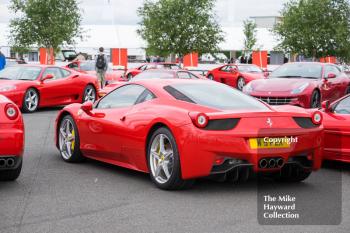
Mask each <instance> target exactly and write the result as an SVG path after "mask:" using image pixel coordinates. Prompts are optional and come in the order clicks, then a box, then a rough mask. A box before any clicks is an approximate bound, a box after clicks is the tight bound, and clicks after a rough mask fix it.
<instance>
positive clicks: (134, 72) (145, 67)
mask: <svg viewBox="0 0 350 233" xmlns="http://www.w3.org/2000/svg"><path fill="white" fill-rule="evenodd" d="M150 69H171V70H178V69H181V67H180V65H179V64H177V63H167V62H159V63H147V64H143V65H141V66H139V67H137V68H133V69H129V70H128V71H127V72H126V74H125V77H126V78H127V79H128V80H130V79H132V78H133V77H135V76H136V75H138V74H139V73H141V72H143V71H145V70H150Z"/></svg>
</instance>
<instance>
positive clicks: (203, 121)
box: [189, 113, 209, 128]
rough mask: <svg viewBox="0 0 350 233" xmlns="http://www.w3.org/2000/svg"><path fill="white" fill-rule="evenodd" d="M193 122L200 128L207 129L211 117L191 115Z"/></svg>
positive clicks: (198, 114)
mask: <svg viewBox="0 0 350 233" xmlns="http://www.w3.org/2000/svg"><path fill="white" fill-rule="evenodd" d="M189 115H190V117H191V119H192V122H193V124H194V125H195V126H197V127H198V128H205V127H206V126H207V125H208V122H209V117H208V116H207V115H205V114H204V113H190V114H189Z"/></svg>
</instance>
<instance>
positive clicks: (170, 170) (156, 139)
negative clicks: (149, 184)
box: [147, 127, 194, 190]
mask: <svg viewBox="0 0 350 233" xmlns="http://www.w3.org/2000/svg"><path fill="white" fill-rule="evenodd" d="M147 162H148V167H149V172H150V177H151V180H152V181H153V183H154V184H155V185H156V186H157V187H158V188H160V189H164V190H176V189H187V188H190V187H191V186H192V184H193V183H194V181H193V180H183V179H182V178H181V166H180V157H179V152H178V150H177V145H176V141H175V139H174V137H173V135H172V133H171V132H170V130H169V129H167V128H165V127H162V128H159V129H158V130H156V131H155V132H154V133H153V134H152V136H151V139H150V140H149V143H148V147H147Z"/></svg>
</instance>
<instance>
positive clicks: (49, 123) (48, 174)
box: [0, 108, 350, 233]
mask: <svg viewBox="0 0 350 233" xmlns="http://www.w3.org/2000/svg"><path fill="white" fill-rule="evenodd" d="M58 110H59V108H54V109H52V108H51V109H43V110H40V111H39V112H37V113H34V114H25V115H24V119H25V124H26V148H25V155H24V164H23V170H22V174H21V176H20V177H19V179H18V180H17V181H16V182H8V183H0V232H1V233H5V232H9V233H13V232H28V233H29V232H30V233H36V232H57V233H63V232H70V233H75V232H98V233H103V232H332V233H334V232H349V231H350V165H344V164H339V163H327V164H326V166H325V167H324V168H323V169H322V170H320V171H319V172H317V173H314V174H312V175H311V177H310V178H309V179H308V180H306V181H305V182H304V183H301V184H279V183H276V182H269V181H264V182H257V179H252V180H250V181H248V182H245V183H241V184H235V185H233V184H229V183H220V182H216V181H211V180H207V179H201V180H198V181H197V183H196V184H195V185H194V187H193V188H192V189H189V190H185V191H172V192H169V191H162V190H159V189H157V188H156V187H155V186H154V185H153V184H152V183H151V181H150V179H149V177H148V175H147V174H143V173H139V172H135V171H130V170H127V169H123V168H120V167H116V166H111V165H106V164H103V163H100V162H96V161H91V160H89V161H87V162H85V163H82V164H68V163H65V162H63V160H62V159H61V158H60V155H59V152H58V150H57V149H56V147H55V145H54V121H55V118H56V114H57V112H58ZM340 170H342V171H341V172H338V171H340ZM276 192H277V193H278V192H283V193H287V194H291V195H295V196H297V197H298V198H299V201H298V202H297V206H298V208H299V209H300V210H301V212H303V211H306V210H307V211H309V212H308V214H307V215H302V219H301V220H300V221H299V222H297V223H292V224H290V223H288V224H287V225H263V224H266V223H265V222H261V221H259V216H260V217H261V215H259V213H260V211H258V209H259V208H258V206H259V205H260V204H261V203H260V201H261V197H262V196H261V195H262V194H264V193H265V194H266V193H268V194H271V195H272V194H275V193H276ZM258 200H259V201H258ZM301 214H302V213H301ZM311 215H312V216H311ZM309 217H310V219H309ZM279 223H281V222H279ZM267 224H271V222H270V223H267ZM273 224H276V222H274V223H273ZM299 224H304V225H299ZM319 224H323V225H319ZM329 224H333V225H329Z"/></svg>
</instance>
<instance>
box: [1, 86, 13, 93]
mask: <svg viewBox="0 0 350 233" xmlns="http://www.w3.org/2000/svg"><path fill="white" fill-rule="evenodd" d="M15 89H16V86H13V85H8V86H2V87H0V91H1V92H5V91H12V90H15Z"/></svg>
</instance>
